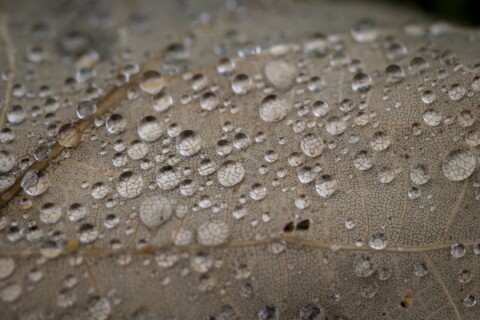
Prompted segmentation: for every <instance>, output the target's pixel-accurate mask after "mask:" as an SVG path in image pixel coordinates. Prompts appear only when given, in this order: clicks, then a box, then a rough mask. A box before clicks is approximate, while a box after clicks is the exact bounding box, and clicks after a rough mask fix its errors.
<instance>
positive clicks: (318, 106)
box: [312, 100, 329, 118]
mask: <svg viewBox="0 0 480 320" xmlns="http://www.w3.org/2000/svg"><path fill="white" fill-rule="evenodd" d="M328 110H329V107H328V103H326V102H324V101H322V100H317V101H315V102H314V103H313V105H312V112H313V114H314V115H315V116H316V117H319V118H322V117H324V116H326V115H327V113H328Z"/></svg>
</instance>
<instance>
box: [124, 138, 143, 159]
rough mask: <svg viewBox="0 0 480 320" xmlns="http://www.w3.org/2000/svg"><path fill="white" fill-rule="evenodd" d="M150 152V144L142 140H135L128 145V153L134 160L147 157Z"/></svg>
mask: <svg viewBox="0 0 480 320" xmlns="http://www.w3.org/2000/svg"><path fill="white" fill-rule="evenodd" d="M147 153H148V145H147V144H146V143H145V142H143V141H140V140H134V141H132V143H131V144H130V145H129V146H128V149H127V154H128V156H129V157H130V159H132V160H140V159H143V158H145V156H146V155H147Z"/></svg>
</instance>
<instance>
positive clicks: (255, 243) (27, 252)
mask: <svg viewBox="0 0 480 320" xmlns="http://www.w3.org/2000/svg"><path fill="white" fill-rule="evenodd" d="M278 241H283V242H284V243H285V244H286V245H287V246H289V245H297V246H302V247H305V248H311V249H321V250H329V251H332V252H337V251H347V252H377V253H382V252H389V253H426V252H432V251H438V250H445V249H450V247H451V246H452V245H453V244H455V243H456V242H446V243H441V244H432V245H425V246H417V247H394V246H388V247H386V248H385V249H383V250H375V249H372V248H370V247H368V246H362V247H357V246H355V245H353V244H352V245H350V244H335V243H330V242H323V241H316V240H308V239H301V238H296V237H291V236H279V237H271V238H265V239H262V240H234V241H231V242H229V243H226V244H224V245H220V246H205V245H200V244H193V245H190V246H181V247H179V246H176V245H174V244H173V243H167V244H165V245H160V246H144V247H142V248H138V247H125V248H123V249H118V250H114V249H109V248H99V247H85V248H79V249H78V250H69V249H67V248H65V249H63V250H61V251H60V253H59V255H58V256H59V257H61V256H69V255H80V256H87V257H88V256H93V257H95V256H118V255H122V254H132V255H154V254H155V253H156V252H157V251H159V250H174V251H177V252H198V251H202V250H225V249H240V248H257V247H261V246H268V245H270V244H272V243H276V242H278ZM462 243H463V244H464V245H465V246H473V245H474V244H476V243H478V241H473V240H468V241H462ZM39 255H42V250H41V249H37V248H34V249H24V250H22V249H18V250H15V251H13V250H12V251H8V250H3V251H0V257H3V256H11V257H32V256H39Z"/></svg>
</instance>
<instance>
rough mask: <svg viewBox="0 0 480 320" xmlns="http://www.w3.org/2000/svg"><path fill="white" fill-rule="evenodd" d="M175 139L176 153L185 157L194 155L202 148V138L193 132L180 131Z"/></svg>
mask: <svg viewBox="0 0 480 320" xmlns="http://www.w3.org/2000/svg"><path fill="white" fill-rule="evenodd" d="M176 139H177V141H176V147H177V151H178V152H179V153H180V154H181V155H182V156H185V157H191V156H193V155H195V154H196V153H197V152H198V151H200V148H201V147H202V138H201V137H200V135H199V134H198V133H197V132H196V131H193V130H185V131H182V132H181V133H180V134H179V135H178V136H177V138H176Z"/></svg>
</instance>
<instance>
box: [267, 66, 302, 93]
mask: <svg viewBox="0 0 480 320" xmlns="http://www.w3.org/2000/svg"><path fill="white" fill-rule="evenodd" d="M296 74H297V68H296V67H295V66H294V65H292V64H290V63H287V62H286V61H283V60H273V61H270V62H268V63H267V64H266V66H265V76H266V77H267V79H268V81H270V83H271V84H272V85H273V86H274V87H275V88H277V89H281V90H286V89H288V88H290V87H291V86H292V85H293V83H294V81H295V76H296Z"/></svg>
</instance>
